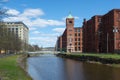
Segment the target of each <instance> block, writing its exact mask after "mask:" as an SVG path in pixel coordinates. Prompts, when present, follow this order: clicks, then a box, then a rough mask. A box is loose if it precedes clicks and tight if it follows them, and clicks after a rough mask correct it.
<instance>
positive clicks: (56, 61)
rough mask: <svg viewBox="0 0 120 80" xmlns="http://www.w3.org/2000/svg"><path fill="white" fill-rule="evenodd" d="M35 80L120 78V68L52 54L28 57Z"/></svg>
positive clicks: (110, 79)
mask: <svg viewBox="0 0 120 80" xmlns="http://www.w3.org/2000/svg"><path fill="white" fill-rule="evenodd" d="M27 65H28V68H27V71H28V73H29V74H30V76H31V77H32V78H33V80H120V68H115V67H110V66H106V65H102V64H94V63H86V62H80V61H75V60H71V59H63V58H60V57H56V56H54V55H52V54H47V55H42V56H38V57H30V58H28V59H27Z"/></svg>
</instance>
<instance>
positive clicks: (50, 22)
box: [4, 8, 65, 47]
mask: <svg viewBox="0 0 120 80" xmlns="http://www.w3.org/2000/svg"><path fill="white" fill-rule="evenodd" d="M7 13H8V14H10V15H15V16H10V17H8V18H5V19H4V21H10V22H14V21H15V22H16V21H22V22H24V23H25V24H26V25H27V26H28V27H29V30H30V36H29V39H30V41H29V42H30V43H31V44H38V45H39V46H40V45H42V46H46V47H47V46H54V45H55V43H56V40H57V36H59V35H60V32H62V31H63V30H64V29H63V28H54V29H53V30H51V31H54V33H49V32H48V33H43V32H41V31H39V30H40V29H39V28H42V27H50V26H51V27H56V26H65V22H64V21H63V20H54V19H44V18H42V16H43V15H45V13H44V12H43V10H42V9H39V8H37V9H31V8H29V9H25V10H24V11H23V12H20V11H18V10H16V9H9V10H8V12H7Z"/></svg>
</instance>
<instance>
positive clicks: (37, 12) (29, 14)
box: [21, 9, 44, 18]
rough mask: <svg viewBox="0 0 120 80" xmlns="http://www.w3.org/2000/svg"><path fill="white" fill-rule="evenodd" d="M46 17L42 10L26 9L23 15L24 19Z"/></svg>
mask: <svg viewBox="0 0 120 80" xmlns="http://www.w3.org/2000/svg"><path fill="white" fill-rule="evenodd" d="M42 15H44V12H43V11H42V10H41V9H25V10H24V12H23V13H22V14H21V16H23V17H31V18H34V17H38V16H42Z"/></svg>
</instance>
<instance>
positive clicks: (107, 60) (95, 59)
mask: <svg viewBox="0 0 120 80" xmlns="http://www.w3.org/2000/svg"><path fill="white" fill-rule="evenodd" d="M57 56H59V57H63V58H69V59H74V60H78V61H83V62H90V63H91V62H92V63H101V64H107V65H110V66H116V67H120V55H118V54H91V53H90V54H86V53H81V54H61V53H59V54H57Z"/></svg>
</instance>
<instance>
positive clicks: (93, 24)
mask: <svg viewBox="0 0 120 80" xmlns="http://www.w3.org/2000/svg"><path fill="white" fill-rule="evenodd" d="M100 22H101V16H100V15H99V16H98V15H96V16H93V17H92V18H91V19H90V20H88V21H86V19H84V22H83V52H99V40H98V39H99V33H98V29H99V27H100Z"/></svg>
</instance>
